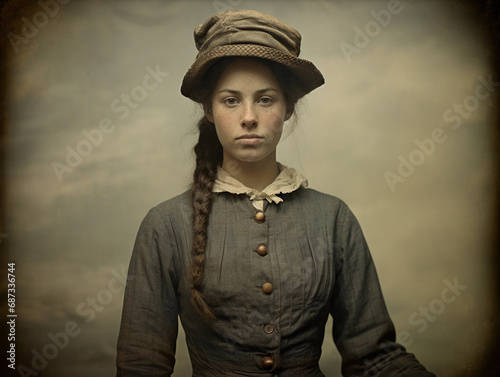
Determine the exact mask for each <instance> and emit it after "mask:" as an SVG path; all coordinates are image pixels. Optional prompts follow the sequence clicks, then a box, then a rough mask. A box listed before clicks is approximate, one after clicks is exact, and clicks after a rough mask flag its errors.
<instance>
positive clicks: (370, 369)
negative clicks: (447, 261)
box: [117, 186, 435, 377]
mask: <svg viewBox="0 0 500 377" xmlns="http://www.w3.org/2000/svg"><path fill="white" fill-rule="evenodd" d="M280 196H281V197H282V198H283V201H282V202H280V203H279V204H277V203H274V202H271V203H269V202H268V201H263V203H264V206H263V207H264V208H263V211H264V215H265V219H264V221H261V222H259V221H256V219H255V217H254V216H255V214H256V213H257V212H259V211H258V210H257V209H256V208H255V207H254V206H253V205H252V203H251V201H250V200H249V198H248V196H247V195H246V194H243V195H238V194H232V193H229V192H221V193H218V194H216V196H215V199H214V201H213V206H212V211H211V214H210V219H209V227H208V240H209V242H208V246H207V250H206V257H205V274H204V281H203V294H204V297H205V299H206V301H207V303H208V304H209V305H210V307H211V308H212V309H213V312H214V314H215V316H216V317H217V320H216V321H215V322H213V323H209V322H207V321H206V320H204V319H202V318H201V317H200V316H199V314H198V313H197V312H196V311H195V309H194V307H193V306H192V304H191V280H190V277H189V271H190V265H191V245H192V239H191V237H192V230H191V204H190V196H189V192H185V193H183V194H181V195H179V196H177V197H175V198H173V199H170V200H168V201H166V202H163V203H162V204H160V205H158V206H157V207H155V208H153V209H152V210H150V212H149V213H148V214H147V216H146V217H145V219H144V220H143V222H142V224H141V227H140V229H139V232H138V235H137V239H136V243H135V246H134V250H133V253H132V258H131V262H130V267H129V275H128V281H127V287H126V291H125V300H124V306H123V316H122V323H121V329H120V335H119V339H118V356H117V367H118V370H117V376H151V377H153V376H170V375H171V374H172V372H173V369H174V364H175V348H176V338H177V332H178V318H180V320H181V323H182V326H183V328H184V331H185V333H186V342H187V345H188V349H189V355H190V358H191V363H192V367H193V376H203V377H211V376H214V377H215V376H218V377H219V376H240V377H241V376H264V377H271V376H281V377H284V376H308V377H320V376H324V374H323V373H322V372H321V370H320V368H319V366H318V361H319V359H320V356H321V345H322V342H323V338H324V331H325V324H326V321H327V318H328V315H332V316H333V319H334V323H333V339H334V341H335V344H336V346H337V348H338V350H339V351H340V354H341V356H342V373H343V375H344V376H386V377H387V376H394V377H395V376H398V377H401V376H414V377H430V376H435V375H434V374H433V373H430V372H427V371H426V369H425V368H424V367H423V366H421V365H420V364H419V363H418V361H417V360H416V359H415V358H414V356H413V355H412V354H410V353H407V352H406V351H405V349H404V348H403V347H402V346H401V345H399V344H397V343H395V331H394V327H393V324H392V322H391V319H390V318H389V315H388V313H387V310H386V306H385V303H384V299H383V296H382V293H381V290H380V285H379V282H378V278H377V274H376V270H375V267H374V264H373V261H372V257H371V255H370V252H369V249H368V246H367V244H366V242H365V239H364V237H363V234H362V231H361V228H360V226H359V224H358V222H357V220H356V218H355V217H354V215H353V214H352V212H351V211H350V210H349V208H348V207H347V205H346V204H345V203H344V202H342V201H341V200H340V199H338V198H336V197H333V196H330V195H326V194H322V193H320V192H318V191H315V190H312V189H308V188H305V187H303V186H299V187H298V188H297V189H296V190H295V191H293V192H290V193H286V194H281V195H280ZM262 245H264V246H265V253H260V252H258V251H259V250H261V249H262ZM261 251H262V250H261ZM267 283H269V284H270V285H269V284H267ZM326 357H328V356H326Z"/></svg>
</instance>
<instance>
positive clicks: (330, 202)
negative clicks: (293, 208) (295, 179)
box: [296, 187, 347, 210]
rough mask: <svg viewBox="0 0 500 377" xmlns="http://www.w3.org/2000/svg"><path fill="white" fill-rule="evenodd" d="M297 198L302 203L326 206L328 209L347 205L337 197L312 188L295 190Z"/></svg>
mask: <svg viewBox="0 0 500 377" xmlns="http://www.w3.org/2000/svg"><path fill="white" fill-rule="evenodd" d="M296 194H297V198H298V200H299V201H300V202H301V203H302V204H306V205H312V206H319V207H327V208H328V209H332V208H335V209H337V210H338V209H341V208H343V207H347V204H346V203H345V202H344V201H343V200H342V199H340V198H339V197H337V196H335V195H331V194H327V193H324V192H321V191H318V190H315V189H312V188H309V187H307V188H304V187H302V188H301V189H299V190H297V191H296Z"/></svg>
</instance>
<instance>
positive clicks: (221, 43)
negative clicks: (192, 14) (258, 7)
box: [181, 9, 325, 101]
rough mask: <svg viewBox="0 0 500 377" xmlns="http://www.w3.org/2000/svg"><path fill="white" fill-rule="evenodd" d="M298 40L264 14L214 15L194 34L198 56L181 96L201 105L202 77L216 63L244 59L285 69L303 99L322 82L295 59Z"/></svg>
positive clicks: (307, 63) (312, 67) (308, 66)
mask: <svg viewBox="0 0 500 377" xmlns="http://www.w3.org/2000/svg"><path fill="white" fill-rule="evenodd" d="M301 39H302V37H301V35H300V34H299V32H298V31H297V30H295V29H294V28H293V27H291V26H289V25H287V24H286V23H285V22H283V21H281V20H279V19H277V18H275V17H273V16H270V15H268V14H265V13H261V12H257V11H254V10H248V9H235V10H228V11H226V12H221V13H217V14H214V15H213V16H211V17H209V18H208V19H207V20H206V21H205V22H204V23H203V24H201V25H199V26H198V27H197V28H196V29H195V31H194V40H195V45H196V48H197V49H198V54H197V55H196V59H195V61H194V63H193V64H192V65H191V67H190V68H189V70H188V71H187V73H186V75H185V76H184V79H183V81H182V85H181V93H182V95H184V96H186V97H189V98H191V99H193V100H194V101H200V100H201V98H200V97H199V95H200V90H199V88H198V87H199V85H200V84H201V82H202V77H203V76H204V74H205V73H206V72H207V70H208V69H209V68H210V66H211V65H212V64H213V63H214V62H215V61H216V60H217V59H219V58H222V57H226V56H247V57H257V58H263V59H268V60H272V61H274V62H276V63H279V64H282V65H284V66H286V67H288V68H289V69H290V70H291V71H292V72H293V73H294V74H295V75H296V76H297V77H298V78H299V79H300V81H301V85H300V88H301V91H302V95H306V94H307V93H309V92H311V91H312V90H314V89H315V88H317V87H318V86H321V85H323V84H324V82H325V79H324V78H323V75H322V74H321V72H320V71H319V70H318V69H317V68H316V66H315V65H314V64H313V63H312V62H310V61H308V60H305V59H300V58H299V57H298V56H299V54H300V43H301Z"/></svg>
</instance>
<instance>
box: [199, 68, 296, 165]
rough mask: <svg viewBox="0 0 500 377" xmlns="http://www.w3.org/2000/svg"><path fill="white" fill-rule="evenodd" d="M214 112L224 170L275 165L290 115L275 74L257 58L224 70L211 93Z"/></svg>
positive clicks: (210, 118) (212, 120) (212, 115)
mask: <svg viewBox="0 0 500 377" xmlns="http://www.w3.org/2000/svg"><path fill="white" fill-rule="evenodd" d="M211 110H212V112H211V113H208V112H207V113H206V116H207V118H208V119H209V120H210V121H211V122H212V123H214V124H215V129H216V131H217V136H218V137H219V140H220V142H221V144H222V148H223V156H224V159H223V167H224V165H228V164H229V163H231V164H232V165H233V166H234V164H235V163H239V164H241V163H243V164H245V163H255V162H261V163H262V162H263V163H266V162H271V163H275V162H276V146H277V145H278V142H279V140H280V137H281V133H282V130H283V123H284V122H285V121H286V120H288V119H289V118H290V116H291V113H287V112H286V103H285V97H284V94H283V90H282V89H281V87H280V85H279V83H278V81H277V79H276V77H275V76H274V74H273V73H272V71H271V70H270V69H269V68H268V67H267V66H265V65H264V64H262V63H260V62H259V61H258V60H255V59H244V58H243V59H236V60H234V61H232V62H230V63H229V64H228V65H227V66H226V67H225V68H224V70H223V71H222V73H221V75H220V77H219V80H218V81H217V84H216V85H215V88H214V91H213V93H212V109H211Z"/></svg>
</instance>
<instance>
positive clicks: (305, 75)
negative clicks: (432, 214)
mask: <svg viewBox="0 0 500 377" xmlns="http://www.w3.org/2000/svg"><path fill="white" fill-rule="evenodd" d="M228 56H240V57H243V56H245V57H257V58H262V59H268V60H272V61H274V62H276V63H279V64H282V65H284V66H286V67H288V68H289V69H290V70H291V71H292V72H293V73H294V74H295V75H296V76H297V78H298V79H299V81H300V83H301V85H300V89H301V91H302V96H304V95H306V94H307V93H309V92H311V91H312V90H314V89H316V88H317V87H319V86H321V85H323V84H324V83H325V79H324V78H323V75H322V74H321V72H320V71H319V70H318V69H317V68H316V67H315V66H314V64H313V63H311V62H310V61H308V60H305V59H300V58H297V57H295V56H293V55H291V54H289V53H285V52H283V51H280V50H277V49H274V48H271V47H267V46H261V45H255V44H232V45H223V46H217V47H214V48H213V49H210V50H208V51H206V52H204V53H201V54H199V55H198V56H197V58H196V60H195V62H194V63H193V65H192V66H191V67H190V68H189V70H188V71H187V73H186V75H185V76H184V79H183V81H182V86H181V93H182V95H184V96H186V97H188V98H191V99H192V100H194V101H197V102H199V101H200V100H201V98H200V95H199V93H200V90H199V85H201V83H202V78H203V76H204V74H205V73H206V72H207V70H208V69H209V68H210V67H211V66H212V64H214V63H215V62H216V60H217V59H220V58H222V57H228Z"/></svg>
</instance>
